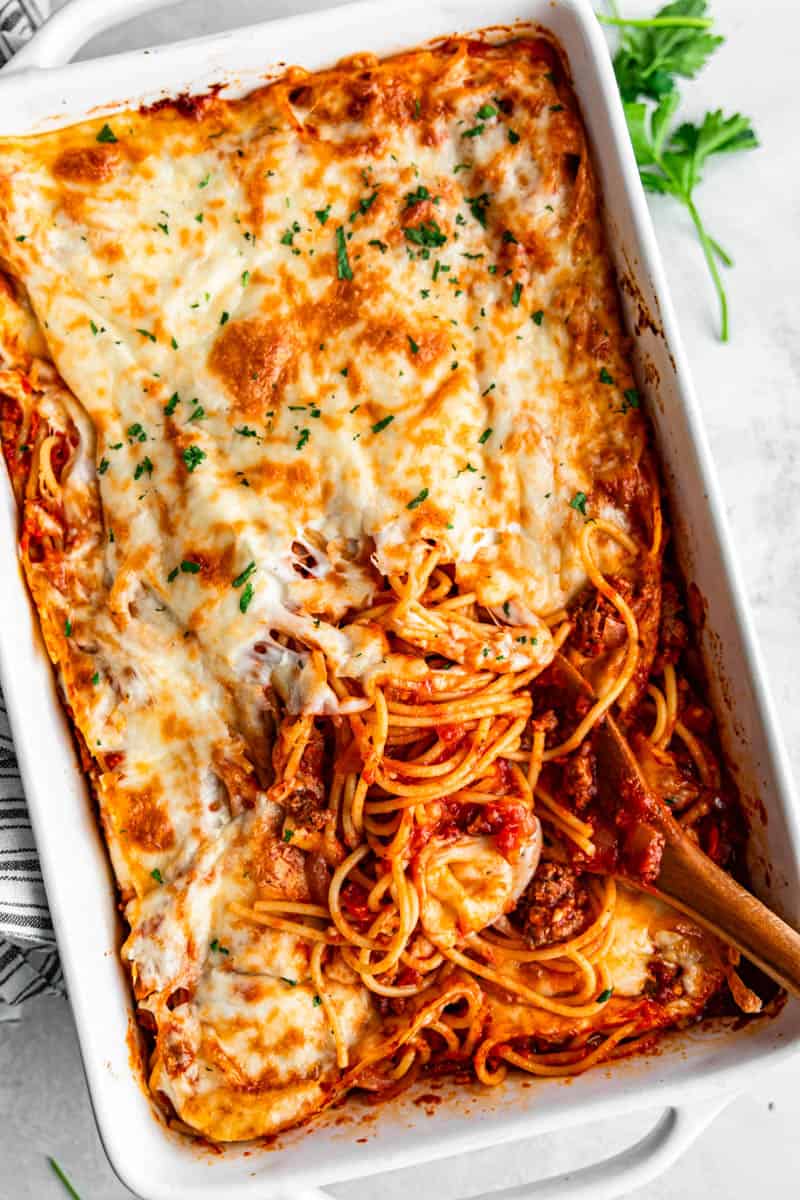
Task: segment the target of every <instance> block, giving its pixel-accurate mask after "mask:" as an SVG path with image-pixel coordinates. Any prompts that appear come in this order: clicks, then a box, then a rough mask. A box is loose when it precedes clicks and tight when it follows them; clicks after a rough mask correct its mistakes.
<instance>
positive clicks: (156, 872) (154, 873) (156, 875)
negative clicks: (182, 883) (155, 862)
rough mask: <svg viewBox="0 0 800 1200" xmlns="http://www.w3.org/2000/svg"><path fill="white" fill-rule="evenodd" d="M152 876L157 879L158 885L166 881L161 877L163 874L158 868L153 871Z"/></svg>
mask: <svg viewBox="0 0 800 1200" xmlns="http://www.w3.org/2000/svg"><path fill="white" fill-rule="evenodd" d="M150 874H151V875H152V877H153V879H155V881H156V883H163V882H164V880H163V878H162V876H161V872H160V871H159V869H158V867H156V868H155V869H154V870H153V871H151V872H150Z"/></svg>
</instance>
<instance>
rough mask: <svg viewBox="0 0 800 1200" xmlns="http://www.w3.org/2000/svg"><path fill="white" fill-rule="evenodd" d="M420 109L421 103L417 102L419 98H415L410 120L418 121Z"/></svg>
mask: <svg viewBox="0 0 800 1200" xmlns="http://www.w3.org/2000/svg"><path fill="white" fill-rule="evenodd" d="M421 110H422V105H421V104H420V102H419V99H418V98H417V99H416V100H415V101H414V111H413V113H412V114H411V120H412V121H418V120H419V114H420V112H421Z"/></svg>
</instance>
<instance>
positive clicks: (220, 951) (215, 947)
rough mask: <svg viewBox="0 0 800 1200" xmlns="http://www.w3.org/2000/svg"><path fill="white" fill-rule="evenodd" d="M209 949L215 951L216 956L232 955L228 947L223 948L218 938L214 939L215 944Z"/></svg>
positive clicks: (211, 944)
mask: <svg viewBox="0 0 800 1200" xmlns="http://www.w3.org/2000/svg"><path fill="white" fill-rule="evenodd" d="M209 949H210V950H213V951H214V953H215V954H230V950H229V949H228V947H227V946H221V945H220V943H219V939H218V938H214V940H213V942H211V943H210V946H209Z"/></svg>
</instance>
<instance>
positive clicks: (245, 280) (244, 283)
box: [242, 271, 250, 287]
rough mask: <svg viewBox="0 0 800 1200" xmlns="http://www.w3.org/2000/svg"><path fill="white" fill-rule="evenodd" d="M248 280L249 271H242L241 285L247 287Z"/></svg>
mask: <svg viewBox="0 0 800 1200" xmlns="http://www.w3.org/2000/svg"><path fill="white" fill-rule="evenodd" d="M249 282H250V272H249V271H242V287H247V285H248V283H249Z"/></svg>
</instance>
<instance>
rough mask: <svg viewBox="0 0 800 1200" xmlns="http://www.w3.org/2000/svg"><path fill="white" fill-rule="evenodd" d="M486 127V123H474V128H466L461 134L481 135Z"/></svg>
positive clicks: (474, 136)
mask: <svg viewBox="0 0 800 1200" xmlns="http://www.w3.org/2000/svg"><path fill="white" fill-rule="evenodd" d="M485 128H486V126H485V125H473V126H472V129H465V130H464V132H463V133H462V134H461V136H462V137H467V138H476V137H480V135H481V134H482V133H483V131H484V129H485Z"/></svg>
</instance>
